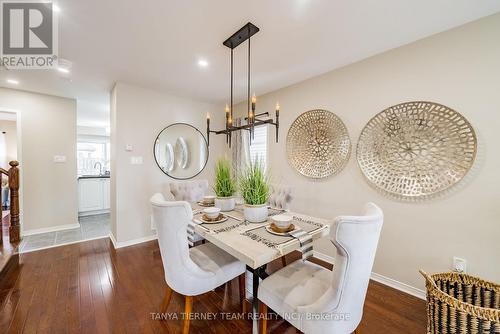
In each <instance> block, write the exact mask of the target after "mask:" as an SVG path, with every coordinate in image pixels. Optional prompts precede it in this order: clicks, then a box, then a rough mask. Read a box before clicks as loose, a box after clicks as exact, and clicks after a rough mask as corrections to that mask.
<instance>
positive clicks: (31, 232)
mask: <svg viewBox="0 0 500 334" xmlns="http://www.w3.org/2000/svg"><path fill="white" fill-rule="evenodd" d="M74 228H80V223H76V224H66V225H59V226H53V227H44V228H36V229H32V230H24V231H23V233H22V235H23V236H28V235H34V234H41V233H49V232H57V231H64V230H71V229H74Z"/></svg>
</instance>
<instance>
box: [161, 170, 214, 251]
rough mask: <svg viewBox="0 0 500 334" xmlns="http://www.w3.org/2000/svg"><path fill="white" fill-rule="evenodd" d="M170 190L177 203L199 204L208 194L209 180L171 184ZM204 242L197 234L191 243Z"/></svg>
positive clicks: (193, 236)
mask: <svg viewBox="0 0 500 334" xmlns="http://www.w3.org/2000/svg"><path fill="white" fill-rule="evenodd" d="M168 190H169V191H170V194H172V196H173V198H174V200H176V201H187V202H199V201H201V200H202V199H203V197H204V196H205V195H206V193H207V192H208V180H204V179H201V180H189V181H176V182H170V183H169V184H168ZM203 240H205V239H203V238H202V237H201V236H200V235H199V234H196V233H195V234H193V235H192V237H191V241H192V242H193V243H194V244H195V243H197V242H200V241H203ZM203 242H204V241H203Z"/></svg>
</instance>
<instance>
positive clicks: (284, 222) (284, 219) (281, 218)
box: [271, 215, 292, 229]
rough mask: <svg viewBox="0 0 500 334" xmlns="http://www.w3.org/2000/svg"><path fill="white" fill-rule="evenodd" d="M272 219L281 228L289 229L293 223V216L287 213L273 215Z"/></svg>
mask: <svg viewBox="0 0 500 334" xmlns="http://www.w3.org/2000/svg"><path fill="white" fill-rule="evenodd" d="M271 220H272V222H273V223H274V224H275V225H276V226H277V227H278V228H280V229H287V228H289V227H290V225H291V224H292V217H290V216H287V215H276V216H272V217H271Z"/></svg>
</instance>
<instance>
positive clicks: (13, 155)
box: [0, 120, 17, 169]
mask: <svg viewBox="0 0 500 334" xmlns="http://www.w3.org/2000/svg"><path fill="white" fill-rule="evenodd" d="M3 132H5V134H4V135H3V136H4V139H5V156H2V157H0V161H1V163H2V165H1V166H0V167H2V168H5V169H7V168H8V166H9V161H12V160H17V122H16V121H6V120H0V133H3Z"/></svg>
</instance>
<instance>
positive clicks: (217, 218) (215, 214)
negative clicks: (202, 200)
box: [198, 207, 228, 224]
mask: <svg viewBox="0 0 500 334" xmlns="http://www.w3.org/2000/svg"><path fill="white" fill-rule="evenodd" d="M198 219H199V220H201V221H202V223H203V224H219V223H222V222H225V221H227V219H228V217H227V216H226V215H224V214H223V213H222V212H221V210H220V208H216V207H210V208H205V209H203V210H202V211H201V216H200V217H199V218H198Z"/></svg>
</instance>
